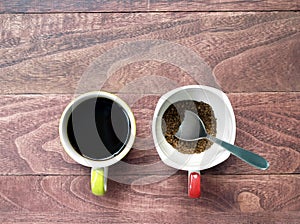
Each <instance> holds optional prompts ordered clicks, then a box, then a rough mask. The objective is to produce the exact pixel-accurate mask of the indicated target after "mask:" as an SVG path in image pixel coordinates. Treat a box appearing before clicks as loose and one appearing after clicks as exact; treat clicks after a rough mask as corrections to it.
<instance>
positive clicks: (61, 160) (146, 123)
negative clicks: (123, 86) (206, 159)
mask: <svg viewBox="0 0 300 224" xmlns="http://www.w3.org/2000/svg"><path fill="white" fill-rule="evenodd" d="M228 96H229V98H230V99H231V102H232V104H233V108H234V111H235V114H236V119H237V137H236V144H237V145H239V146H241V147H245V148H247V149H249V150H252V151H254V152H256V153H259V154H260V155H262V156H264V157H265V158H266V159H267V160H269V162H270V164H271V166H270V169H269V170H267V171H259V170H256V169H254V168H252V167H251V166H249V165H247V164H245V163H243V162H241V161H240V160H238V159H237V158H235V157H233V156H231V157H230V158H229V159H228V160H227V161H226V162H224V163H222V164H220V165H218V166H217V167H214V168H212V169H209V170H207V171H204V173H209V174H255V173H257V174H267V173H269V174H271V173H275V174H278V173H281V174H286V173H299V171H300V168H299V161H300V153H299V148H300V145H299V143H300V142H299V138H300V130H299V128H298V126H299V120H300V114H299V102H300V101H299V96H300V93H296V92H295V93H251V94H241V93H240V94H228ZM120 97H121V98H123V99H124V100H125V101H126V102H127V103H128V104H129V105H130V107H131V108H132V110H133V113H134V115H135V117H136V123H137V138H136V141H135V144H134V147H133V149H132V150H131V152H130V153H129V154H128V155H127V156H126V157H125V158H124V159H123V162H124V163H121V164H119V165H116V166H114V167H111V171H110V172H111V173H112V174H113V175H119V176H122V175H136V174H137V175H152V174H153V175H156V174H162V175H163V174H165V175H167V174H170V173H171V174H173V173H175V172H176V170H173V169H171V168H169V167H167V166H166V165H164V164H163V163H162V162H161V161H160V158H159V156H158V155H157V152H156V150H155V148H154V144H153V140H152V136H151V121H152V117H153V112H154V109H155V106H156V103H157V100H158V98H159V96H157V95H151V94H150V95H144V96H138V95H136V94H120ZM71 98H72V96H70V95H6V96H1V97H0V105H1V106H0V126H1V129H0V158H1V164H2V166H1V167H0V174H2V175H3V174H4V175H22V174H68V175H71V174H73V175H86V174H88V173H89V169H87V168H85V167H82V166H80V165H77V164H75V162H73V161H72V159H70V158H69V157H68V156H67V155H66V153H65V152H64V150H63V148H62V146H61V145H60V141H59V137H58V121H59V118H60V116H61V113H62V111H63V109H64V107H65V106H66V105H67V104H68V102H69V101H70V100H71ZM124 164H125V166H123V165H124ZM126 164H129V165H126ZM130 164H131V165H132V166H131V165H130ZM134 165H137V166H142V167H143V169H137V166H134ZM120 166H121V168H120Z"/></svg>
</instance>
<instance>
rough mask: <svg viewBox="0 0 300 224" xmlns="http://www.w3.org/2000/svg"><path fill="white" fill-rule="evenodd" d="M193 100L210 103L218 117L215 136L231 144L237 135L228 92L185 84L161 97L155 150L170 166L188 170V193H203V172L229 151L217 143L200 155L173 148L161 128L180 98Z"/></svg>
mask: <svg viewBox="0 0 300 224" xmlns="http://www.w3.org/2000/svg"><path fill="white" fill-rule="evenodd" d="M182 100H194V101H198V102H200V101H203V102H204V103H207V104H209V105H210V106H211V107H212V109H213V111H214V115H215V118H216V124H217V134H216V137H217V138H219V139H222V140H224V141H226V142H229V143H231V144H233V143H234V140H235V134H236V123H235V116H234V113H233V109H232V106H231V104H230V101H229V99H228V97H227V96H226V94H225V93H224V92H222V91H221V90H218V89H215V88H212V87H208V86H202V85H191V86H183V87H179V88H177V89H174V90H171V91H170V92H168V93H166V94H164V95H163V96H161V98H160V99H159V101H158V103H157V106H156V108H155V112H154V117H153V121H152V134H153V139H154V144H155V147H156V150H157V152H158V154H159V156H160V158H161V160H162V161H163V162H164V163H165V164H166V165H168V166H171V167H173V168H176V169H179V170H186V171H188V195H189V196H190V197H192V198H197V197H199V196H200V192H201V191H200V171H201V170H204V169H208V168H210V167H213V166H216V165H217V164H219V163H221V162H223V161H225V160H226V159H227V158H228V157H229V155H230V152H228V151H227V150H225V149H223V148H222V147H221V146H219V145H217V144H213V145H212V146H211V147H210V148H209V149H207V150H205V151H204V152H202V153H199V154H183V153H181V152H179V151H177V150H176V149H174V148H173V147H172V146H171V145H170V144H169V143H168V142H167V141H166V139H165V137H164V134H163V131H162V121H163V119H162V117H163V114H164V112H165V111H166V110H167V108H168V107H169V106H170V105H171V104H174V103H176V102H178V101H182Z"/></svg>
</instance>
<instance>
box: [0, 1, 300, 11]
mask: <svg viewBox="0 0 300 224" xmlns="http://www.w3.org/2000/svg"><path fill="white" fill-rule="evenodd" d="M299 8H300V6H299V1H292V0H284V1H280V0H261V1H250V0H246V1H242V0H235V1H228V0H219V1H217V0H213V1H200V0H173V1H169V0H168V1H166V0H150V1H146V0H143V1H141V0H123V1H117V0H110V1H106V0H100V1H96V0H89V1H83V0H75V1H71V0H65V1H63V2H61V1H58V0H52V1H51V0H45V1H33V0H30V1H26V2H24V1H21V0H11V1H1V2H0V13H32V12H39V13H41V12H43V13H45V12H124V11H130V12H133V11H250V10H254V11H257V10H259V11H269V10H299Z"/></svg>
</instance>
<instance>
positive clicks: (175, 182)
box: [0, 0, 300, 223]
mask: <svg viewBox="0 0 300 224" xmlns="http://www.w3.org/2000/svg"><path fill="white" fill-rule="evenodd" d="M299 9H300V2H299V0H296V1H294V0H286V1H281V0H261V1H242V0H236V1H226V0H218V1H216V0H212V1H200V0H192V1H180V0H178V1H163V0H151V1H149V0H148V1H142V0H141V1H138V0H130V1H129V0H124V1H116V0H111V1H104V0H101V1H96V0H90V1H82V0H73V1H71V0H65V1H58V0H51V1H50V0H45V1H32V0H29V1H18V0H12V1H0V12H1V13H2V14H0V33H1V37H0V55H1V57H0V93H1V97H0V127H1V128H0V161H1V166H0V222H1V223H21V222H22V223H23V222H24V223H42V222H49V223H50V222H65V223H87V222H91V223H299V222H300V221H299V220H300V200H299V199H300V191H299V189H300V174H299V172H300V166H299V164H300V153H299V152H300V141H299V138H300V129H299V124H300V123H299V120H300V101H299V99H300V93H299V91H300V12H299ZM162 39H163V40H167V41H170V42H172V43H177V44H180V45H182V46H185V47H187V48H188V49H191V50H193V51H194V52H196V54H197V55H198V56H200V57H201V58H203V59H204V60H205V62H206V63H207V64H208V65H209V66H210V67H211V68H212V69H213V70H212V71H213V74H214V75H215V77H216V80H217V83H218V84H219V85H220V88H221V89H222V90H223V91H224V92H225V93H226V94H227V95H228V97H229V98H230V100H231V103H232V105H233V108H234V112H235V115H236V121H237V135H236V144H237V145H239V146H241V147H244V148H247V149H249V150H252V151H253V152H256V153H259V154H260V155H262V156H264V157H265V158H266V159H267V160H269V162H270V168H269V169H268V170H267V171H259V170H256V169H254V168H252V167H250V166H249V165H247V164H245V163H243V162H241V161H240V160H238V159H237V158H235V157H233V156H231V157H230V158H229V159H228V160H226V161H225V162H224V163H222V164H220V165H218V166H216V167H214V168H211V169H208V170H206V171H203V172H202V197H201V198H200V199H189V198H188V197H187V184H186V182H187V174H186V172H184V171H177V172H176V171H174V170H173V171H174V172H173V174H172V175H169V172H170V169H171V168H169V167H167V166H165V165H163V164H161V163H159V161H160V159H159V156H158V155H157V153H156V150H155V148H154V146H153V142H152V140H151V120H152V116H153V111H154V109H155V105H156V103H157V99H158V97H157V94H156V95H155V94H154V93H153V92H151V90H152V89H147V88H144V87H147V86H148V87H149V86H151V87H153V86H154V87H155V85H158V86H157V88H156V89H157V90H159V89H160V86H159V84H157V83H156V84H155V80H154V81H153V80H152V81H153V82H149V83H147V82H146V83H144V84H143V85H141V86H140V87H141V88H144V90H143V94H144V95H143V96H141V97H139V99H138V100H137V101H136V102H130V105H131V106H132V108H133V112H134V114H135V117H136V122H137V137H138V138H139V141H138V142H136V144H135V145H134V147H133V149H132V150H131V151H130V153H129V154H128V155H127V156H126V157H125V158H124V159H123V162H126V163H127V164H134V165H137V166H136V167H138V168H139V169H140V170H138V175H140V176H138V178H137V172H136V170H134V169H128V170H122V171H120V170H118V169H112V172H111V173H110V176H111V178H112V179H110V180H109V181H108V192H107V194H106V195H105V196H104V197H95V196H93V195H92V194H91V192H90V187H89V178H90V177H89V172H90V170H89V169H88V168H86V167H83V166H81V165H78V164H76V163H75V162H73V161H72V159H71V158H69V157H68V156H67V155H66V153H65V152H64V150H63V148H62V146H61V144H60V141H59V137H58V122H59V118H60V115H61V113H62V111H63V109H64V108H65V106H66V105H67V104H68V102H70V100H71V99H72V97H73V95H74V93H75V91H76V88H77V85H78V83H79V80H80V78H81V76H82V74H83V73H84V72H85V71H86V70H87V68H88V66H89V65H90V64H91V63H93V62H94V61H95V60H96V59H97V58H98V57H100V56H101V55H103V54H104V53H106V52H109V51H110V50H111V49H113V48H115V47H118V46H120V45H121V44H126V43H128V42H130V41H138V40H162ZM178 54H180V52H178ZM147 75H148V76H150V75H157V76H160V77H165V78H167V79H169V80H170V79H171V80H173V81H174V82H176V83H178V85H179V86H183V85H189V84H197V82H196V81H195V80H194V79H193V78H191V77H190V76H189V74H188V73H187V72H185V71H182V70H181V69H180V68H178V67H176V66H174V65H172V64H169V63H162V62H159V61H142V62H133V63H131V64H126V65H125V66H124V67H122V68H120V69H118V70H117V71H114V73H113V74H112V75H111V76H110V78H109V79H107V80H106V82H105V84H104V86H103V87H102V88H101V89H102V90H106V91H109V92H113V93H118V94H119V95H121V96H122V97H123V98H124V99H125V100H126V101H130V99H133V98H134V96H135V94H136V93H135V92H134V91H133V92H125V93H123V92H122V91H120V90H121V89H122V88H123V87H124V86H127V85H129V84H130V82H132V81H133V80H135V79H136V78H137V77H141V76H147ZM145 145H148V146H149V147H146V148H147V150H141V149H145ZM143 147H144V148H143ZM156 163H157V164H160V165H158V166H157V169H153V170H151V172H148V171H149V170H146V171H145V170H143V166H147V165H151V164H156ZM171 171H172V170H171ZM116 177H120V179H122V178H123V180H125V181H127V182H130V183H131V184H126V183H123V182H121V181H118V179H116ZM143 177H145V178H147V177H151V178H154V179H155V178H157V180H158V182H156V183H150V184H143V183H146V182H143V179H141V178H143Z"/></svg>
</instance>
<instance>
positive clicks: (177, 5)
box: [150, 0, 300, 11]
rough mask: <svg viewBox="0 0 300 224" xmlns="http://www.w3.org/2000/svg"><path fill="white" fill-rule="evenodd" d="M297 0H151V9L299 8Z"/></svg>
mask: <svg viewBox="0 0 300 224" xmlns="http://www.w3.org/2000/svg"><path fill="white" fill-rule="evenodd" d="M299 7H300V4H299V1H273V0H263V1H243V0H235V1H228V0H221V1H219V0H212V1H201V0H192V1H190V0H185V1H166V0H151V1H150V8H151V10H155V11H156V10H158V11H181V10H182V11H186V10H187V11H268V10H293V9H294V10H299Z"/></svg>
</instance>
